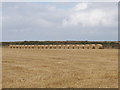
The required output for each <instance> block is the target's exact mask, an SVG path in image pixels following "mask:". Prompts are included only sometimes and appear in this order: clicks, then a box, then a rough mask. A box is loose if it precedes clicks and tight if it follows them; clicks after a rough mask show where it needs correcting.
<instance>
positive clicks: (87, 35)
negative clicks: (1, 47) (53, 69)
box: [2, 2, 118, 41]
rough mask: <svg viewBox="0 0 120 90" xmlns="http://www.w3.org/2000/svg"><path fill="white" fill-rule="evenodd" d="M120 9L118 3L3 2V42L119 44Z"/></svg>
mask: <svg viewBox="0 0 120 90" xmlns="http://www.w3.org/2000/svg"><path fill="white" fill-rule="evenodd" d="M117 9H118V3H117V2H96V3H95V2H94V3H78V2H75V3H73V2H72V3H70V2H65V3H63V2H56V3H54V2H49V3H47V2H37V3H34V2H26V3H25V2H6V3H5V2H4V3H3V5H2V20H3V21H2V40H3V41H21V40H22V41H23V40H35V41H36V40H40V41H41V40H42V41H46V40H51V41H56V40H64V41H66V40H76V41H78V40H95V41H97V40H102V41H103V40H104V41H105V40H118V25H117V24H118V10H117Z"/></svg>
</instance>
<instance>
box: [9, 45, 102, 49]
mask: <svg viewBox="0 0 120 90" xmlns="http://www.w3.org/2000/svg"><path fill="white" fill-rule="evenodd" d="M9 48H21V49H22V48H28V49H30V48H31V49H103V45H102V44H85V45H83V44H80V45H9Z"/></svg>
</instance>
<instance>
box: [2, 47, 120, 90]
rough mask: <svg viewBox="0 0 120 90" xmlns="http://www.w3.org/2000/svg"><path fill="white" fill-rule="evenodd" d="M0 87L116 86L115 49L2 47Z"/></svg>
mask: <svg viewBox="0 0 120 90" xmlns="http://www.w3.org/2000/svg"><path fill="white" fill-rule="evenodd" d="M2 51H3V52H2V72H3V73H2V87H3V88H117V87H118V50H117V49H92V50H90V49H79V50H77V49H76V50H72V49H71V50H65V49H58V50H47V49H46V50H38V49H7V48H4V49H2Z"/></svg>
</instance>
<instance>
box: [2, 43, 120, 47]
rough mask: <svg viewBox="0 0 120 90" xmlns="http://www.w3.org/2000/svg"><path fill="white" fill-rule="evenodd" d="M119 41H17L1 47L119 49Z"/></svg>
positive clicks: (3, 44)
mask: <svg viewBox="0 0 120 90" xmlns="http://www.w3.org/2000/svg"><path fill="white" fill-rule="evenodd" d="M119 43H120V42H117V41H16V42H2V44H1V43H0V45H2V46H9V45H66V44H102V45H103V46H104V48H119Z"/></svg>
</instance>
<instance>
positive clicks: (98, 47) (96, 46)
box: [95, 44, 103, 49]
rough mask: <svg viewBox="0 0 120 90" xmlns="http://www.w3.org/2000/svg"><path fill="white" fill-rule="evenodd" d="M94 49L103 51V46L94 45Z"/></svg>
mask: <svg viewBox="0 0 120 90" xmlns="http://www.w3.org/2000/svg"><path fill="white" fill-rule="evenodd" d="M95 48H96V49H103V45H102V44H96V45H95Z"/></svg>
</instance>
